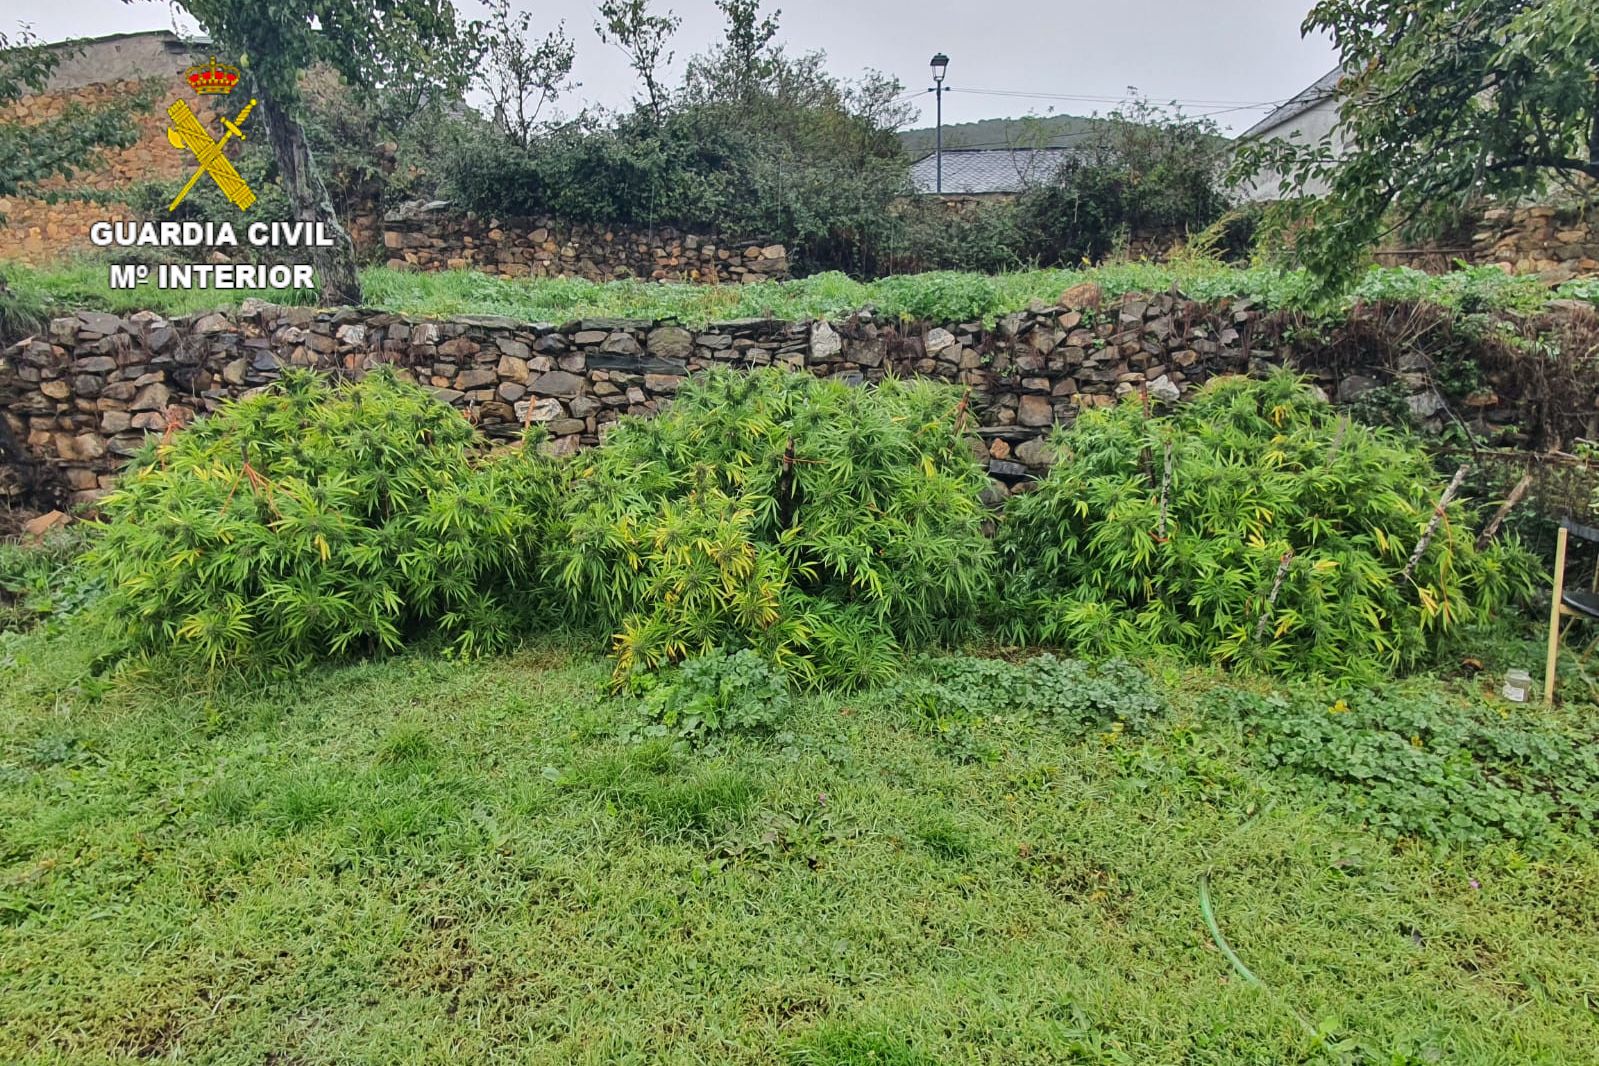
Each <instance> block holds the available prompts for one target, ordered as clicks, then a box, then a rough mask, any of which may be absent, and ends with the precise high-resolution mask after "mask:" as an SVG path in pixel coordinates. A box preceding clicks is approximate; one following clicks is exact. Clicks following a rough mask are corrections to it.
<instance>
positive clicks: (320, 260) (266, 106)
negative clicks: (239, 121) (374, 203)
mask: <svg viewBox="0 0 1599 1066" xmlns="http://www.w3.org/2000/svg"><path fill="white" fill-rule="evenodd" d="M261 117H262V118H263V119H264V120H265V121H266V127H267V138H268V139H269V140H270V141H271V143H272V154H273V156H274V157H276V159H277V164H278V176H279V178H280V180H281V181H282V182H283V191H284V192H285V193H287V194H288V197H289V204H290V206H291V208H292V210H293V212H294V221H296V222H322V223H325V224H326V229H327V232H328V233H329V234H330V235H331V236H332V237H333V246H332V247H331V248H323V247H314V248H312V249H311V250H310V251H311V262H312V264H313V265H314V266H315V268H316V276H317V281H318V282H319V283H320V285H321V288H322V300H323V302H324V303H326V304H329V305H338V304H358V303H360V302H361V282H360V279H359V278H357V277H356V273H355V244H354V242H352V241H351V240H350V235H349V234H348V233H346V232H345V230H344V227H343V226H341V225H339V219H338V216H337V215H336V214H335V213H334V211H333V201H332V199H331V198H330V197H329V196H328V189H327V185H326V184H324V183H323V181H322V175H321V174H320V173H319V172H318V171H317V168H316V161H315V160H314V159H312V158H311V145H310V144H309V143H308V142H307V141H306V139H305V130H304V129H303V128H301V126H300V123H299V122H298V121H297V120H296V119H295V118H294V116H293V115H290V114H289V113H288V111H287V110H285V109H284V108H283V106H282V105H281V104H279V103H278V102H277V101H275V100H273V99H272V98H271V97H267V98H266V99H264V100H262V101H261Z"/></svg>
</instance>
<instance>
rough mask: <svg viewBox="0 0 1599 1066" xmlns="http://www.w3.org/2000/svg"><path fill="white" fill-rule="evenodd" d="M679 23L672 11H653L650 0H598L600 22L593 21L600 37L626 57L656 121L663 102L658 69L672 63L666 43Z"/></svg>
mask: <svg viewBox="0 0 1599 1066" xmlns="http://www.w3.org/2000/svg"><path fill="white" fill-rule="evenodd" d="M682 24H683V20H682V19H680V18H678V17H677V16H676V15H674V14H672V12H671V11H667V13H666V14H664V15H656V14H652V13H651V12H650V0H601V3H600V21H598V22H596V23H595V24H594V32H595V33H597V34H599V35H600V40H602V41H604V42H606V43H607V44H614V45H616V46H617V47H618V48H620V49H621V50H622V53H623V54H624V55H626V56H627V61H628V65H629V66H631V67H632V68H633V72H634V73H635V74H637V75H638V76H639V80H640V81H642V82H643V83H644V92H645V95H646V96H647V97H648V100H647V101H646V103H648V105H649V110H650V114H651V115H653V116H654V118H655V121H656V122H660V121H661V118H662V115H663V113H664V109H665V103H666V92H665V89H664V88H663V87H662V85H661V80H660V79H661V68H662V67H664V66H666V65H667V64H668V63H670V62H672V53H671V51H670V50H669V49H668V48H667V47H666V42H667V40H668V38H670V37H671V36H672V34H674V33H676V32H677V28H678V27H679V26H681V25H682Z"/></svg>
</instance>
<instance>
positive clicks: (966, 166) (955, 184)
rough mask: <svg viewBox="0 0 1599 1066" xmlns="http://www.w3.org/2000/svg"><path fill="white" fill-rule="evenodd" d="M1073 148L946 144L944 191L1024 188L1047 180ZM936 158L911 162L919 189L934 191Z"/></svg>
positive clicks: (989, 190)
mask: <svg viewBox="0 0 1599 1066" xmlns="http://www.w3.org/2000/svg"><path fill="white" fill-rule="evenodd" d="M1075 154H1076V149H1074V148H946V149H944V192H945V193H946V194H948V193H971V194H981V193H1007V192H1021V191H1022V189H1023V188H1025V187H1026V186H1027V185H1028V184H1029V183H1033V182H1040V181H1045V180H1047V179H1048V178H1049V177H1050V176H1051V175H1052V174H1054V173H1055V170H1056V168H1058V167H1059V166H1060V165H1061V164H1062V163H1064V162H1065V161H1066V160H1068V159H1070V158H1071V157H1072V156H1073V155H1075ZM936 178H937V161H936V159H935V158H934V155H933V153H929V154H927V155H926V156H923V157H922V158H921V159H918V160H917V161H916V162H914V163H912V164H911V181H912V182H914V183H915V185H916V191H917V192H926V193H930V192H933V191H934V188H935V185H936Z"/></svg>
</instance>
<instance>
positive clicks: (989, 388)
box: [0, 285, 1521, 502]
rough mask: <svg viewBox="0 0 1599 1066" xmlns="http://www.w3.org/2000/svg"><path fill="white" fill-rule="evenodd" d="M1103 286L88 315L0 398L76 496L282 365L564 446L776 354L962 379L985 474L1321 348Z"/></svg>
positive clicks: (1368, 382) (30, 352) (1352, 373)
mask: <svg viewBox="0 0 1599 1066" xmlns="http://www.w3.org/2000/svg"><path fill="white" fill-rule="evenodd" d="M1100 300H1101V296H1100V294H1099V290H1098V288H1097V286H1093V285H1086V286H1081V287H1079V288H1078V289H1075V290H1071V291H1070V292H1068V293H1066V294H1065V295H1063V297H1062V302H1061V303H1060V304H1057V305H1054V306H1046V305H1045V304H1044V303H1043V302H1042V301H1035V302H1034V303H1033V305H1032V306H1031V308H1030V309H1029V310H1027V311H1025V312H1022V313H1018V314H1012V315H1008V316H1006V317H1005V318H1004V319H1002V320H1001V321H1000V322H999V323H998V324H997V325H996V326H995V327H993V328H987V327H985V326H983V325H981V324H979V323H964V324H951V325H948V326H935V327H926V326H916V327H907V326H905V325H904V324H902V323H899V322H897V321H896V322H890V321H884V320H882V319H880V318H877V317H874V316H873V315H872V314H870V313H869V312H863V313H860V314H857V315H855V316H852V317H851V318H848V319H846V320H843V321H840V322H814V323H812V322H784V321H775V320H769V319H748V320H740V321H733V322H721V323H716V324H713V325H710V326H707V327H704V328H701V329H687V328H683V327H681V326H679V325H676V324H674V323H671V322H653V321H641V320H632V319H583V320H579V321H574V322H568V323H565V324H561V325H557V324H554V323H525V322H516V321H513V320H511V319H508V318H500V317H492V316H461V317H458V318H453V319H450V320H447V321H437V320H429V319H419V318H414V317H410V316H405V315H396V314H388V313H381V312H374V311H359V310H354V309H349V308H344V309H339V310H332V311H327V310H324V311H317V310H313V309H310V308H300V307H278V306H274V305H268V304H263V303H260V302H259V301H247V302H246V305H245V306H244V307H243V308H241V309H240V310H239V311H237V312H235V313H230V314H222V313H213V314H206V315H200V316H193V317H188V318H178V319H172V320H167V319H164V318H161V317H160V316H158V315H156V314H154V313H152V312H139V313H136V314H132V315H129V316H127V317H125V318H124V317H119V316H117V315H112V314H105V313H101V312H81V313H79V314H77V315H75V316H72V317H70V318H58V319H55V320H54V321H52V322H51V323H50V325H49V328H48V330H47V331H46V332H45V333H44V334H43V335H40V336H38V337H34V338H31V339H29V340H26V341H23V342H22V343H20V344H17V345H14V346H13V347H11V348H10V349H8V350H7V351H5V352H4V353H3V356H0V412H3V414H4V418H5V420H6V423H7V429H8V430H9V433H10V435H11V439H12V440H14V441H17V442H21V444H22V446H23V447H24V448H25V449H26V451H27V453H28V455H29V464H28V465H29V468H30V471H32V470H36V469H40V468H42V469H45V470H53V471H55V472H56V473H57V474H59V476H60V478H61V479H62V480H64V482H65V485H64V486H63V488H64V489H65V490H66V491H67V492H70V494H71V498H72V499H74V500H75V501H77V502H84V501H87V500H91V499H93V498H94V496H95V495H96V494H97V493H99V492H101V491H103V490H105V489H106V488H107V487H108V486H109V485H110V484H111V481H112V478H113V475H114V473H115V471H116V470H117V469H118V467H119V466H120V465H121V464H122V463H123V462H124V461H125V460H126V458H127V457H128V456H130V455H132V454H133V453H134V452H135V451H136V450H137V449H138V448H139V447H140V445H141V444H142V443H143V442H144V440H145V438H146V436H147V435H149V434H152V433H155V434H160V433H164V432H166V431H167V430H168V429H169V428H170V427H176V426H181V425H183V424H185V423H187V422H188V421H190V420H191V419H193V418H194V417H196V416H197V415H201V414H204V413H206V412H209V411H212V410H215V409H216V407H217V406H218V405H219V404H220V403H222V402H223V401H225V400H227V399H229V398H232V397H238V396H241V395H245V394H247V393H249V392H250V391H251V390H253V389H256V388H259V387H261V386H263V385H266V384H268V383H270V382H272V381H273V380H275V379H276V378H277V377H278V376H279V375H280V374H281V373H282V372H283V369H284V368H285V367H315V368H321V369H325V370H333V371H338V372H341V373H345V374H349V375H359V374H361V373H363V372H365V371H366V370H368V369H370V368H372V367H375V366H377V365H379V364H384V363H388V364H393V365H395V366H397V367H399V368H400V369H401V371H402V373H404V374H406V375H409V376H410V377H412V378H413V379H415V380H416V381H418V382H420V383H422V384H423V385H426V386H428V387H429V388H431V389H433V390H434V392H435V393H436V394H437V395H438V396H439V397H440V398H441V399H442V400H444V401H446V402H448V403H450V404H452V405H454V406H455V407H457V408H459V409H460V410H461V411H462V412H463V414H465V415H466V416H467V417H468V418H470V419H471V420H473V421H474V422H476V423H477V424H479V425H480V426H481V427H482V429H483V430H484V432H485V433H486V434H487V435H488V436H490V437H493V438H500V439H506V438H511V437H515V436H516V435H517V434H518V433H519V432H520V430H521V427H522V426H523V425H524V424H525V423H528V422H536V423H540V424H542V425H544V426H546V427H547V428H548V430H549V433H550V438H551V439H550V444H549V447H550V448H551V449H552V450H554V451H555V452H557V453H570V452H573V451H576V450H577V449H579V448H583V447H586V446H590V445H593V444H595V443H596V442H597V441H598V440H599V439H600V437H601V436H602V435H603V434H604V432H605V431H606V429H607V427H609V426H610V425H611V424H612V423H614V422H615V421H616V420H617V419H618V418H620V417H622V416H623V415H649V414H652V413H654V412H655V411H657V410H658V409H659V408H660V406H661V405H662V404H663V403H666V402H668V401H669V400H670V399H671V397H672V395H673V394H674V393H675V392H676V391H677V390H678V388H679V387H680V386H681V385H682V383H683V382H684V380H685V378H686V377H687V376H688V375H690V374H693V373H694V372H696V371H698V370H701V369H703V368H707V367H713V366H734V367H755V366H769V365H777V366H782V367H787V368H790V369H792V370H795V371H804V372H808V373H811V374H816V375H818V376H821V377H837V378H840V379H842V380H844V381H846V382H849V383H851V384H856V383H861V382H870V381H878V380H881V379H882V378H883V377H884V376H885V375H888V374H894V375H898V376H911V375H920V376H925V377H931V378H935V379H939V380H943V381H947V382H950V383H953V384H956V385H959V386H964V387H966V388H968V389H969V390H970V399H971V409H972V411H973V412H974V414H975V415H976V417H977V421H978V426H979V428H978V431H977V436H978V438H979V439H980V441H981V444H982V448H983V458H984V460H985V462H986V463H987V467H988V470H989V473H990V474H991V475H992V476H993V477H994V478H995V479H996V481H997V482H999V483H1001V485H1011V484H1014V483H1016V482H1018V481H1020V480H1023V479H1025V478H1027V477H1028V476H1030V475H1032V474H1035V473H1037V472H1039V471H1041V470H1042V469H1043V468H1044V467H1045V466H1046V465H1047V463H1048V461H1049V455H1048V452H1047V448H1046V447H1045V443H1044V439H1043V438H1044V437H1045V436H1046V435H1047V433H1048V432H1049V430H1050V428H1051V427H1052V426H1054V425H1057V424H1061V423H1069V422H1070V421H1071V420H1072V419H1073V418H1074V417H1075V415H1076V413H1077V412H1078V411H1080V410H1082V409H1084V408H1087V407H1093V406H1105V405H1109V404H1112V403H1114V402H1115V401H1116V398H1117V397H1119V396H1124V395H1127V394H1129V393H1134V392H1141V391H1147V393H1148V395H1149V397H1150V399H1151V402H1153V403H1157V404H1160V403H1170V402H1174V401H1176V400H1178V399H1179V398H1181V397H1182V396H1183V395H1184V394H1186V393H1187V392H1189V391H1190V390H1191V389H1193V388H1194V387H1195V386H1196V385H1198V384H1200V383H1201V382H1203V381H1205V380H1206V379H1208V378H1210V377H1212V376H1214V375H1217V374H1227V373H1241V372H1257V371H1261V370H1264V369H1266V368H1269V367H1270V366H1273V365H1276V364H1279V363H1282V362H1285V361H1287V362H1293V363H1295V364H1296V365H1304V366H1310V367H1315V366H1317V365H1318V362H1317V360H1316V359H1315V358H1314V357H1313V356H1314V354H1315V353H1308V356H1309V357H1306V358H1299V357H1296V356H1295V355H1293V354H1292V353H1289V352H1288V351H1286V350H1285V349H1281V348H1274V347H1268V346H1267V345H1268V344H1269V343H1270V338H1272V337H1275V336H1277V335H1278V333H1279V330H1278V328H1277V324H1276V323H1275V322H1273V321H1272V320H1269V319H1263V318H1262V316H1261V313H1260V311H1259V310H1257V309H1256V308H1254V307H1252V306H1250V304H1249V303H1248V302H1246V301H1236V302H1230V301H1225V300H1224V301H1220V302H1217V303H1214V304H1208V305H1206V304H1199V303H1196V302H1193V301H1190V300H1187V299H1184V298H1183V297H1182V296H1180V295H1178V294H1175V293H1169V294H1160V295H1152V296H1149V295H1136V294H1135V295H1130V296H1128V297H1125V298H1124V299H1122V300H1121V301H1119V302H1118V303H1116V304H1114V305H1110V306H1105V307H1100V306H1099V305H1100ZM1401 369H1403V368H1401ZM1410 369H1411V370H1412V371H1414V370H1416V369H1417V368H1414V367H1412V368H1410ZM1423 369H1424V368H1423ZM1312 373H1313V374H1315V375H1316V376H1317V377H1318V378H1319V380H1320V382H1321V385H1322V387H1323V388H1324V389H1325V390H1326V391H1327V392H1328V394H1329V395H1331V396H1333V397H1335V398H1336V399H1338V400H1339V401H1344V402H1347V401H1352V400H1355V399H1358V398H1359V397H1360V395H1361V394H1362V393H1363V392H1366V391H1369V390H1370V389H1372V388H1375V387H1376V386H1377V385H1379V384H1380V383H1391V384H1393V385H1400V386H1402V387H1403V388H1404V389H1406V390H1407V391H1408V393H1409V394H1410V396H1409V402H1410V407H1411V410H1412V411H1413V413H1414V414H1415V416H1416V418H1417V419H1418V421H1420V422H1422V423H1423V424H1424V425H1426V424H1429V420H1430V424H1432V425H1434V426H1435V427H1436V426H1437V425H1439V424H1441V422H1442V420H1443V419H1444V417H1445V414H1446V413H1447V412H1443V411H1441V410H1440V408H1441V406H1442V405H1441V401H1439V400H1437V399H1436V396H1435V394H1434V393H1433V391H1432V386H1431V385H1430V383H1429V379H1428V376H1427V374H1426V373H1424V372H1422V373H1416V372H1412V373H1398V374H1396V373H1394V372H1393V369H1392V368H1386V369H1372V368H1365V367H1357V366H1337V367H1336V368H1331V369H1323V370H1320V371H1315V370H1313V371H1312ZM1475 402H1476V401H1474V400H1473V401H1468V403H1475ZM1501 406H1502V409H1501ZM1467 410H1468V411H1469V413H1470V415H1471V417H1472V418H1473V419H1475V420H1477V422H1478V423H1479V427H1478V428H1479V429H1480V430H1482V431H1488V430H1491V429H1492V428H1493V427H1494V426H1512V425H1513V424H1515V423H1516V422H1517V421H1518V420H1519V419H1520V417H1521V413H1519V412H1518V411H1517V410H1516V409H1515V408H1514V406H1513V404H1512V402H1511V401H1505V402H1504V403H1503V405H1501V401H1500V400H1499V399H1498V397H1494V399H1493V401H1492V404H1491V405H1490V404H1488V403H1487V402H1486V401H1484V402H1483V403H1481V404H1478V405H1477V406H1475V407H1470V408H1467ZM15 465H16V464H15V462H13V466H15ZM35 480H37V479H36V478H35Z"/></svg>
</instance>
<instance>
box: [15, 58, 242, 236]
mask: <svg viewBox="0 0 1599 1066" xmlns="http://www.w3.org/2000/svg"><path fill="white" fill-rule="evenodd" d="M208 58H209V54H208V53H205V52H204V46H203V45H201V46H191V45H189V44H187V43H185V42H183V41H182V40H180V39H179V38H178V37H177V36H176V35H174V34H171V33H168V32H166V31H164V30H163V31H158V32H154V33H141V34H125V35H121V36H118V37H109V38H102V39H100V40H96V41H90V42H87V43H86V44H85V45H84V47H83V51H82V52H80V53H78V54H76V55H71V56H68V57H66V58H64V59H63V61H62V63H61V65H60V66H59V67H57V69H56V71H55V72H54V74H53V75H52V76H51V79H50V83H49V84H48V85H47V86H46V90H45V91H44V92H42V93H38V94H36V95H33V96H27V97H24V98H23V99H21V100H19V101H17V102H16V103H15V104H13V105H12V106H11V107H9V108H7V109H4V111H0V118H3V120H4V121H16V120H19V119H20V121H22V122H23V123H25V124H30V125H31V124H34V123H38V122H43V121H45V120H47V119H51V118H55V117H57V116H59V115H61V114H62V113H63V112H64V111H65V110H66V109H67V107H69V106H70V105H72V104H80V105H82V106H84V107H96V106H101V105H103V104H105V103H106V102H108V101H114V100H117V99H125V98H127V97H128V96H131V95H135V94H137V93H138V92H139V91H140V90H141V89H142V88H144V87H146V86H148V87H149V88H150V89H151V90H152V91H153V92H154V94H155V95H154V98H153V100H152V101H151V103H150V105H149V107H148V108H146V109H144V110H143V111H142V112H141V113H140V114H139V115H138V116H137V117H136V120H135V121H136V125H137V127H138V140H137V141H136V142H135V143H134V144H133V146H132V147H130V148H126V149H109V150H103V151H101V152H99V153H98V154H97V156H96V157H95V159H94V160H93V161H92V162H91V163H90V164H89V165H88V166H87V167H85V168H84V169H83V170H80V171H79V172H78V173H77V174H75V175H74V176H73V177H72V178H71V179H70V180H68V179H61V178H56V179H53V180H52V181H51V182H50V183H49V184H47V185H46V186H45V188H47V189H51V190H55V189H61V190H72V191H74V192H80V191H81V192H91V193H92V192H96V191H98V192H109V191H111V190H114V189H125V188H127V187H129V186H132V185H136V184H138V183H140V182H144V181H171V180H173V179H179V178H185V177H187V176H188V175H189V174H190V173H192V172H193V169H194V161H193V158H192V156H190V155H189V153H188V152H180V151H178V150H177V149H175V148H173V147H172V145H171V144H169V143H168V142H167V137H166V129H167V114H166V109H167V108H168V107H169V106H171V104H172V102H173V101H174V100H178V99H182V100H187V101H188V103H189V106H190V107H191V108H193V109H194V112H195V114H196V115H199V116H200V120H201V121H202V122H203V123H205V124H206V125H207V127H208V128H210V129H212V130H215V129H216V128H217V123H216V121H215V117H214V116H215V111H216V108H215V107H213V106H212V102H213V101H221V102H222V103H223V104H224V105H226V104H229V103H232V102H233V101H232V98H231V97H227V96H210V97H203V96H200V95H198V94H197V93H195V92H194V91H193V90H192V89H191V88H190V87H189V85H188V83H187V82H186V81H185V80H184V77H183V74H184V71H185V70H187V69H188V67H189V66H190V65H191V64H195V63H205V62H207V60H208ZM219 59H220V60H221V61H222V62H226V61H227V60H226V58H225V57H219ZM235 110H236V109H235ZM246 132H247V133H248V132H249V130H248V129H247V130H246ZM0 215H3V216H4V218H5V220H4V222H3V223H0V260H21V261H23V262H27V263H34V264H38V263H45V262H50V261H53V260H58V259H62V258H68V257H70V256H72V255H73V254H75V253H78V252H82V251H85V250H88V249H90V248H91V247H92V245H91V244H90V243H89V227H90V226H91V225H93V224H94V223H95V222H99V221H101V220H104V219H112V220H120V219H129V218H131V217H132V213H131V211H130V209H129V208H128V206H127V205H126V204H123V203H119V202H117V201H116V200H111V199H107V200H82V199H76V198H74V199H65V200H59V201H57V202H55V203H51V202H49V201H48V200H44V199H38V198H35V197H22V196H13V197H9V198H6V197H0Z"/></svg>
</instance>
